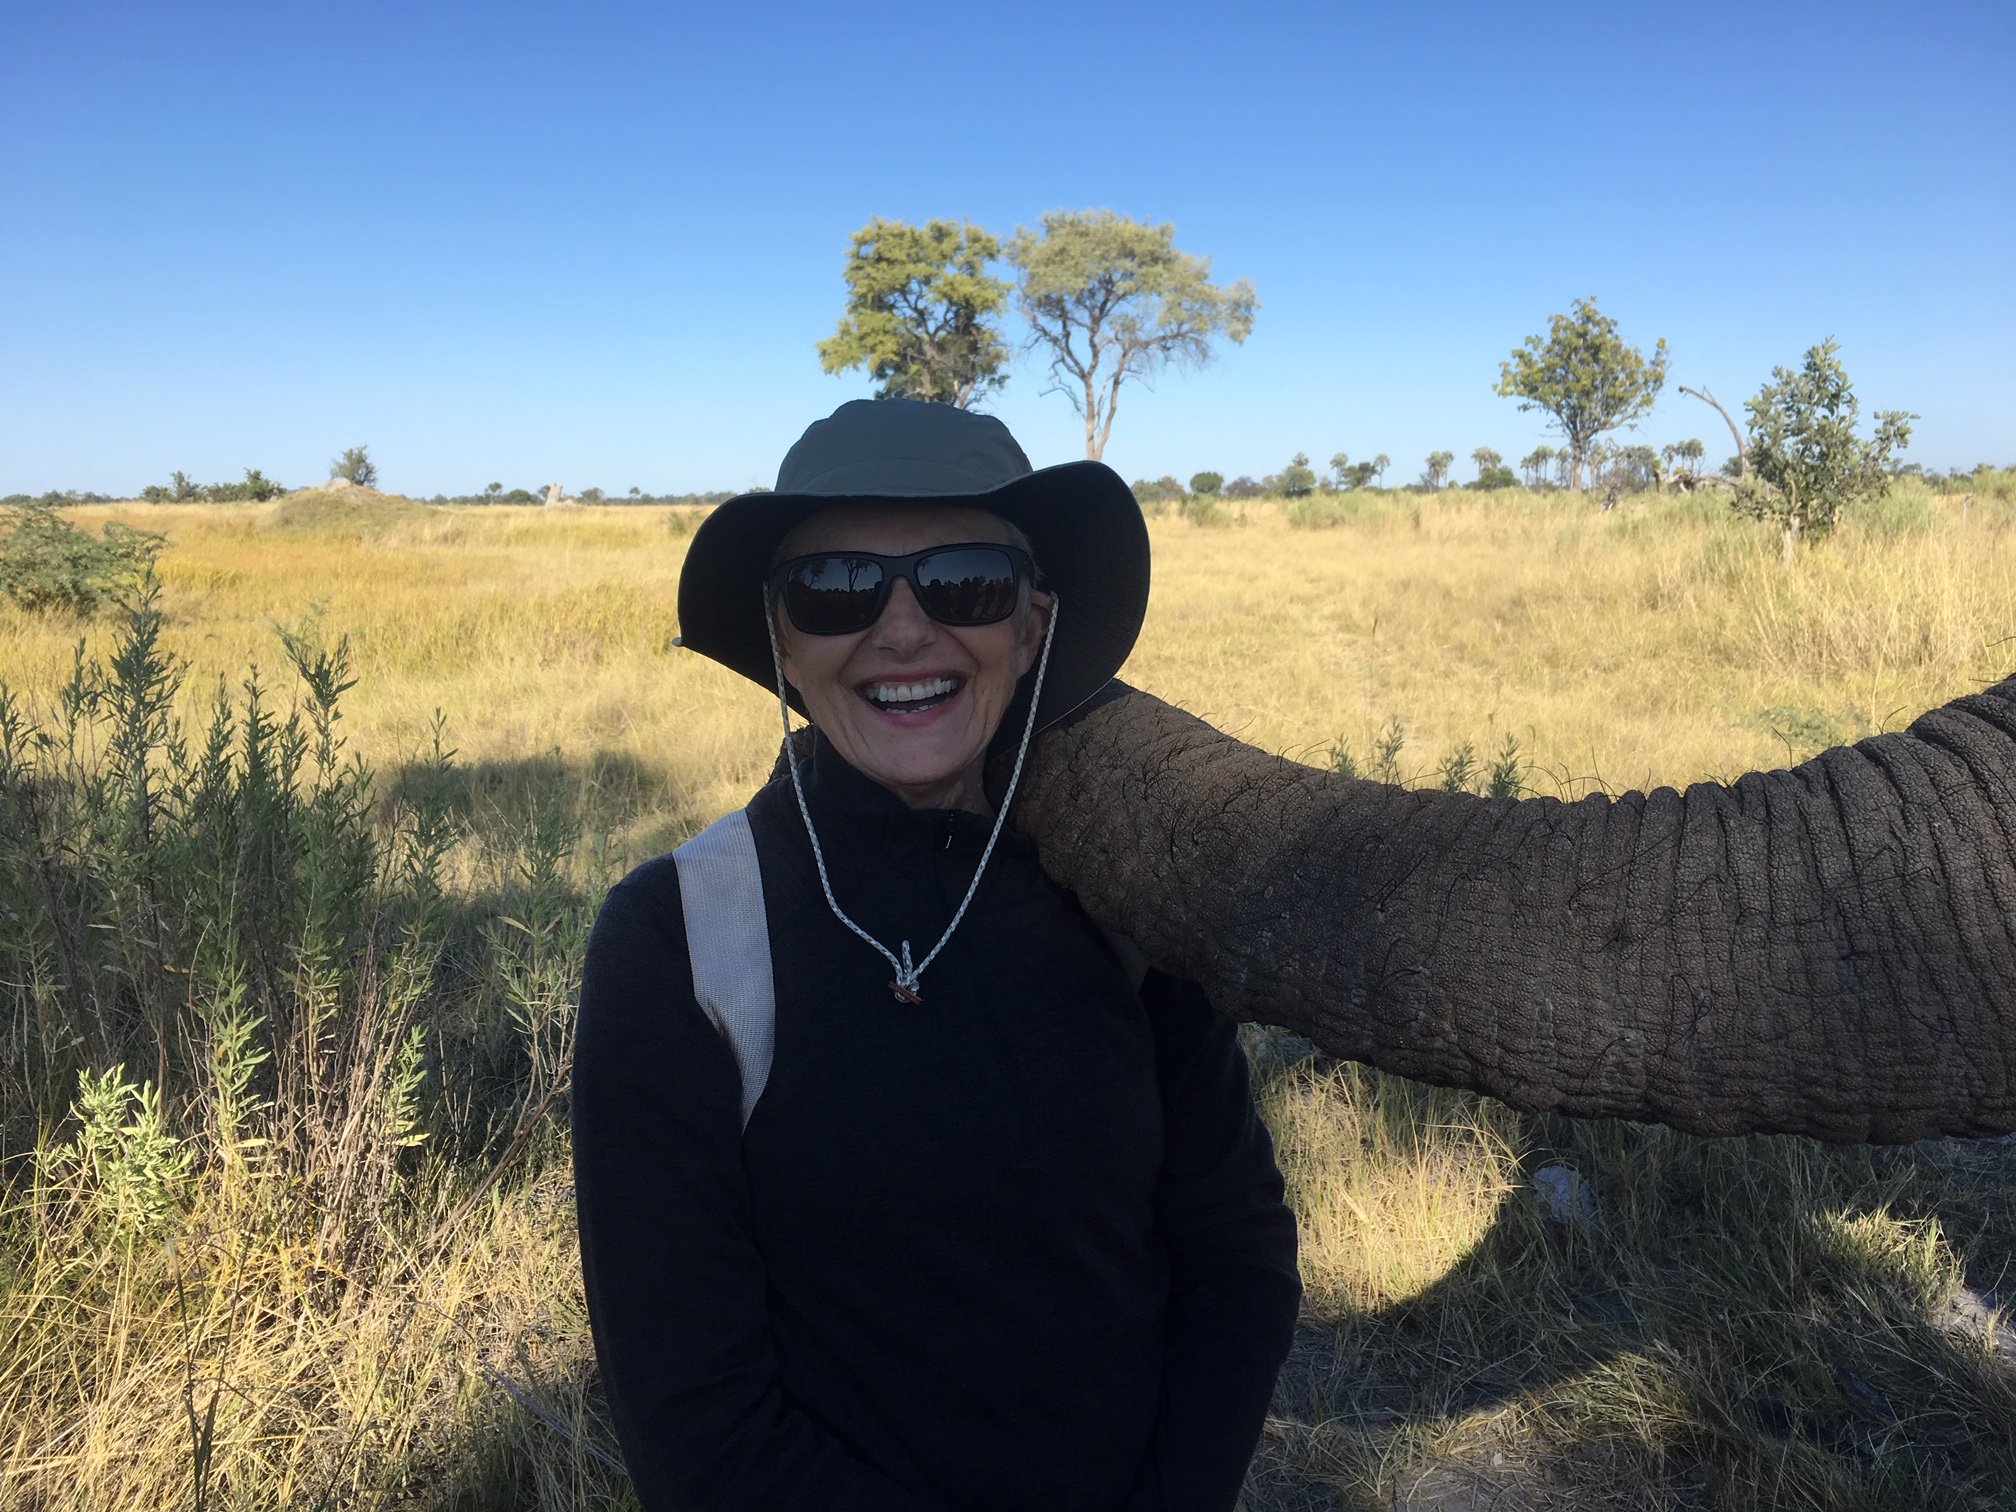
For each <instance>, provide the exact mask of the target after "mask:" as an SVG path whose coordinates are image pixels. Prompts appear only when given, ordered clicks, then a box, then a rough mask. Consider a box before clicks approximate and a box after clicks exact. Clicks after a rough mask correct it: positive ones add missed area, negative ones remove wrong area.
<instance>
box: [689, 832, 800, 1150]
mask: <svg viewBox="0 0 2016 1512" xmlns="http://www.w3.org/2000/svg"><path fill="white" fill-rule="evenodd" d="M672 860H673V863H674V865H676V866H677V867H678V869H679V900H680V904H681V906H682V907H683V908H684V910H685V913H686V954H687V956H688V957H689V959H691V961H692V963H693V996H694V997H695V998H697V999H698V1000H699V1003H700V1007H701V1008H702V1009H703V1010H704V1011H705V1012H706V1014H707V1017H708V1018H710V1019H712V1020H713V1021H714V1027H715V1028H716V1029H718V1030H720V1031H721V1037H722V1038H723V1039H725V1040H726V1041H728V1048H729V1050H730V1051H731V1052H732V1053H733V1054H734V1056H735V1067H736V1069H737V1070H738V1071H739V1072H740V1073H741V1076H742V1126H743V1127H744V1128H745V1129H746V1128H747V1127H748V1126H749V1115H750V1113H751V1112H752V1111H754V1109H755V1107H756V1099H757V1098H759V1097H761V1096H762V1095H763V1087H764V1084H765V1083H766V1082H768V1081H769V1080H770V1055H771V1051H772V1049H773V1048H774V1046H775V1044H776V1038H777V989H776V984H775V981H774V979H773V978H772V976H771V974H770V927H769V916H768V915H767V914H766V913H765V912H764V909H763V873H762V871H761V870H760V869H759V867H758V866H757V864H756V836H755V834H754V833H753V832H752V831H751V830H750V828H749V814H748V811H747V810H744V809H737V810H736V811H735V812H734V813H732V814H729V815H727V816H726V817H725V818H722V819H717V820H716V821H715V822H714V823H712V824H710V825H708V826H707V828H706V829H704V830H702V831H701V832H700V833H699V834H697V835H695V836H694V837H693V838H692V839H691V840H688V841H687V842H686V843H685V844H684V845H682V846H680V847H679V848H678V849H677V850H675V851H673V852H672Z"/></svg>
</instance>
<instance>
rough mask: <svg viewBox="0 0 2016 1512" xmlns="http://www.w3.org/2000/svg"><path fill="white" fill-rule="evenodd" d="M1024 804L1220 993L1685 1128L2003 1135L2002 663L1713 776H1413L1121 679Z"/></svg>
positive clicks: (1353, 1036)
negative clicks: (1566, 781)
mask: <svg viewBox="0 0 2016 1512" xmlns="http://www.w3.org/2000/svg"><path fill="white" fill-rule="evenodd" d="M1016 820H1017V823H1018V824H1019V826H1020V827H1021V828H1022V829H1024V830H1026V831H1027V832H1028V833H1029V834H1030V835H1032V836H1033V837H1034V838H1035V840H1036V842H1037V846H1038V848H1039V852H1040V854H1041V857H1042V860H1043V864H1044V866H1045V868H1046V869H1047V870H1048V871H1049V872H1050V874H1051V875H1052V876H1053V877H1055V878H1056V879H1057V881H1058V882H1060V883H1061V884H1063V885H1064V886H1066V887H1068V888H1070V889H1072V890H1073V891H1074V892H1075V893H1076V894H1077V895H1078V897H1079V899H1080V901H1081V902H1082V903H1083V905H1084V907H1085V908H1086V910H1087V911H1088V912H1089V913H1090V914H1091V915H1092V916H1093V917H1094V918H1095V919H1097V920H1098V921H1099V922H1100V923H1101V924H1103V925H1105V926H1106V927H1107V928H1109V929H1112V930H1115V931H1118V932H1120V933H1123V934H1126V935H1128V936H1131V937H1132V938H1133V939H1134V941H1135V942H1136V943H1138V944H1139V946H1140V947H1141V949H1142V950H1143V952H1144V953H1145V954H1146V955H1147V956H1148V958H1149V959H1150V960H1151V961H1153V962H1155V963H1156V964H1157V965H1159V966H1162V967H1163V968H1165V969H1167V970H1169V971H1172V972H1175V973H1178V974H1180V975H1183V976H1187V977H1191V978H1194V979H1195V980H1197V981H1198V982H1200V983H1202V984H1203V986H1204V987H1205V989H1206V990H1207V991H1208V992H1209V993H1210V995H1211V998H1212V1000H1213V1001H1214V1002H1215V1003H1216V1004H1217V1005H1218V1006H1219V1008H1220V1010H1221V1011H1222V1012H1224V1013H1226V1014H1228V1015H1230V1016H1233V1017H1237V1018H1241V1019H1247V1020H1253V1021H1258V1022H1264V1023H1271V1024H1281V1025H1285V1026H1287V1027H1290V1028H1292V1029H1295V1030H1297V1031H1299V1032H1301V1033H1303V1034H1306V1035H1307V1036H1309V1038H1310V1039H1311V1040H1313V1041H1315V1043H1316V1044H1318V1045H1319V1046H1321V1047H1322V1048H1323V1049H1325V1050H1327V1051H1328V1052H1329V1053H1331V1054H1333V1055H1336V1056H1341V1057H1346V1058H1349V1059H1352V1060H1358V1061H1364V1062H1367V1063H1369V1064H1371V1065H1374V1066H1377V1067H1379V1068H1381V1069H1382V1070H1386V1071H1391V1072H1394V1073H1397V1074H1399V1075H1402V1076H1407V1077H1413V1078H1416V1079H1419V1080H1423V1081H1430V1082H1438V1083H1442V1084H1445V1085H1451V1086H1461V1087H1471V1088H1475V1089H1478V1090H1480V1091H1484V1092H1488V1093H1490V1094H1492V1095H1493V1096H1495V1097H1499V1098H1502V1099H1504V1100H1505V1101H1507V1102H1509V1103H1511V1104H1513V1105H1514V1106H1516V1107H1520V1108H1526V1109H1545V1110H1551V1111H1554V1112H1559V1113H1566V1114H1576V1115H1588V1116H1614V1117H1623V1118H1634V1119H1645V1120H1653V1121H1656V1122H1659V1123H1664V1124H1670V1125H1672V1126H1673V1127H1675V1128H1679V1129H1685V1130H1689V1131H1691V1132H1694V1133H1700V1134H1738V1133H1758V1132H1794V1133H1800V1134H1807V1135H1811V1136H1814V1137H1816V1138H1820V1139H1829V1140H1877V1141H1903V1140H1912V1139H1920V1138H1925V1137H1928V1136H1931V1135H1939V1134H1956V1135H1983V1134H1997V1133H2003V1132H2006V1131H2008V1130H2011V1129H2016V678H2010V679H2008V680H2007V681H2004V682H2002V683H2000V684H1998V685H1997V686H1996V687H1994V688H1991V689H1989V690H1988V691H1987V692H1985V693H1981V694H1978V695H1975V696H1971V697H1966V698H1960V699H1957V700H1955V701H1954V702H1952V703H1949V704H1947V705H1945V706H1944V707H1942V708H1939V709H1935V710H1933V711H1932V712H1931V713H1928V714H1926V715H1924V716H1923V717H1922V718H1920V719H1918V720H1917V721H1916V722H1915V723H1913V724H1912V725H1911V727H1910V728H1909V729H1908V730H1906V731H1901V732H1897V733H1893V734H1886V735H1879V736H1875V737H1873V738H1871V739H1868V740H1864V741H1861V742H1860V743H1858V744H1856V745H1854V746H1844V747H1838V748H1836V749H1834V750H1830V751H1826V752H1823V753H1822V754H1821V755H1819V756H1817V757H1815V758H1814V759H1812V760H1811V761H1808V762H1805V763H1803V764H1802V765H1800V766H1798V767H1795V768H1793V769H1791V770H1790V771H1775V772H1753V773H1750V774H1749V775H1747V776H1744V777H1742V778H1740V779H1738V780H1737V781H1736V782H1734V783H1732V784H1730V785H1728V786H1720V785H1715V784H1709V783H1700V784H1696V785H1694V786H1692V787H1690V788H1688V789H1687V791H1686V792H1685V793H1678V792H1675V791H1674V790H1673V789H1671V788H1660V789H1658V790H1656V791H1654V792H1651V793H1636V792H1633V793H1626V794H1624V795H1623V796H1622V797H1619V798H1608V797H1604V796H1600V795H1599V796H1592V797H1589V798H1585V799H1583V800H1581V801H1580V802H1575V803H1564V802H1561V801H1559V800H1557V799H1553V798H1527V799H1511V798H1499V799H1487V798H1477V797H1472V796H1468V795H1465V794H1459V793H1441V792H1433V793H1430V792H1411V791H1406V790H1403V789H1400V788H1397V787H1389V786H1386V785H1384V784H1381V783H1375V782H1367V781H1362V780H1359V779H1355V778H1346V777H1340V776H1336V775H1333V774H1330V773H1325V772H1319V771H1316V770H1314V769H1312V768H1309V767H1304V766H1299V765H1297V764H1295V763H1293V762H1290V761H1287V760H1285V759H1283V758H1281V757H1277V756H1270V755H1268V754H1266V753H1265V752H1262V751H1259V750H1255V749H1254V748H1253V747H1251V746H1247V745H1244V744H1242V743H1241V742H1239V741H1237V740H1235V739H1233V738H1232V737H1230V736H1227V735H1224V734H1221V733H1220V732H1219V731H1217V730H1215V729H1213V728H1212V727H1211V726H1209V725H1207V724H1205V723H1204V722H1203V721H1201V720H1198V719H1195V718H1193V717H1191V716H1190V715H1188V714H1185V713H1182V712H1181V711H1179V710H1177V709H1174V708H1171V707H1170V706H1169V705H1167V704H1165V703H1163V702H1161V701H1160V700H1158V699H1156V698H1153V697H1151V696H1149V695H1148V694H1145V693H1141V692H1137V691H1134V690H1131V689H1122V690H1119V692H1118V696H1115V697H1110V698H1108V699H1107V700H1106V701H1104V702H1101V703H1099V704H1097V705H1096V706H1095V707H1093V708H1092V709H1091V710H1090V711H1089V712H1087V713H1085V714H1084V715H1083V716H1082V717H1080V718H1078V719H1077V720H1076V721H1075V722H1074V723H1072V724H1070V725H1068V726H1066V727H1064V728H1061V729H1058V730H1053V731H1051V732H1050V733H1048V734H1046V735H1044V736H1043V737H1042V739H1041V740H1040V741H1039V742H1038V743H1037V745H1036V747H1035V749H1034V750H1033V751H1032V753H1031V757H1030V762H1029V769H1028V771H1027V772H1026V773H1025V774H1024V777H1023V782H1022V790H1021V792H1020V793H1019V794H1018V796H1017V798H1016Z"/></svg>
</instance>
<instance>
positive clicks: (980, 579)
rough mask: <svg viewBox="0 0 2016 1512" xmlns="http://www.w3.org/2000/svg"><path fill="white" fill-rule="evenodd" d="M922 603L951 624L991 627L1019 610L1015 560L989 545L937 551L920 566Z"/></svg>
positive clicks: (918, 582)
mask: <svg viewBox="0 0 2016 1512" xmlns="http://www.w3.org/2000/svg"><path fill="white" fill-rule="evenodd" d="M916 584H917V597H918V600H919V601H920V602H921V603H922V604H923V605H924V608H925V611H926V612H927V613H929V614H930V616H931V617H932V618H933V619H935V620H939V621H941V622H943V623H944V624H947V625H991V624H993V623H994V621H996V620H1001V619H1006V618H1007V617H1008V616H1009V615H1010V614H1012V613H1014V611H1015V595H1016V574H1015V559H1014V558H1013V557H1012V556H1010V555H1009V554H1008V553H1007V552H1005V551H995V550H992V549H991V548H989V547H986V546H961V547H959V548H957V549H956V550H953V551H934V552H932V553H931V554H930V555H929V556H927V557H924V558H921V559H920V560H919V561H918V563H917V569H916Z"/></svg>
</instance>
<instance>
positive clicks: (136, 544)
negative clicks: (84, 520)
mask: <svg viewBox="0 0 2016 1512" xmlns="http://www.w3.org/2000/svg"><path fill="white" fill-rule="evenodd" d="M12 514H13V519H12V521H11V522H10V523H9V524H8V525H7V527H6V534H5V535H4V536H0V593H4V594H5V595H6V596H7V597H8V598H10V599H12V600H13V601H14V602H15V603H17V604H19V605H20V606H21V607H22V608H23V609H27V610H30V611H31V612H34V613H38V614H72V615H76V616H78V617H80V618H81V617H83V616H86V615H91V614H96V613H98V612H99V611H100V610H103V609H112V608H116V607H118V606H119V605H121V604H125V603H129V602H131V601H132V599H133V598H134V596H135V595H136V594H137V593H139V592H140V590H141V588H142V586H143V584H144V583H145V582H146V580H147V579H148V577H149V576H150V575H151V573H152V572H153V568H154V558H155V557H156V556H157V555H159V554H160V551H161V548H162V546H164V545H165V544H167V537H166V536H162V535H157V534H155V533H154V532H153V531H149V530H135V529H133V527H132V526H130V525H122V524H120V523H119V522H118V521H117V520H108V521H106V523H105V528H104V530H103V531H102V533H100V534H98V535H95V536H94V535H92V534H91V532H90V531H88V530H84V529H81V528H79V527H78V526H76V525H73V524H71V523H70V522H69V521H68V520H66V519H64V518H63V517H62V516H61V515H59V514H57V512H56V511H55V510H54V509H52V508H51V507H50V506H49V505H47V504H42V503H36V504H27V505H21V506H17V507H16V508H15V509H14V510H13V511H12Z"/></svg>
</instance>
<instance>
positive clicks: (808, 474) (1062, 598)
mask: <svg viewBox="0 0 2016 1512" xmlns="http://www.w3.org/2000/svg"><path fill="white" fill-rule="evenodd" d="M891 501H901V502H909V503H915V502H919V501H935V502H943V503H947V504H959V505H964V506H968V507H970V508H975V509H985V510H988V511H990V512H992V513H994V514H997V515H999V516H1000V517H1001V518H1002V519H1004V520H1007V521H1009V522H1011V523H1012V524H1014V525H1015V526H1016V527H1017V528H1018V529H1020V530H1021V531H1022V533H1023V534H1024V535H1025V536H1027V537H1028V538H1029V545H1030V547H1031V549H1032V550H1033V551H1034V552H1035V555H1036V563H1037V569H1038V571H1039V573H1040V574H1041V578H1042V585H1043V586H1044V587H1045V588H1047V589H1049V590H1050V591H1051V592H1053V593H1055V594H1056V596H1057V601H1058V616H1057V633H1056V638H1055V640H1054V641H1053V643H1052V645H1051V648H1050V666H1049V671H1048V673H1047V674H1046V675H1045V677H1044V681H1043V702H1042V705H1041V707H1040V708H1039V709H1038V710H1037V716H1036V719H1037V727H1038V728H1042V727H1044V726H1047V725H1051V724H1054V723H1056V722H1057V721H1058V720H1059V719H1062V718H1063V717H1064V716H1065V715H1067V714H1069V713H1070V712H1071V711H1072V710H1073V709H1076V708H1077V707H1078V706H1079V705H1080V704H1082V703H1084V702H1085V701H1086V700H1087V699H1089V698H1091V697H1092V695H1093V694H1095V693H1097V692H1098V691H1099V690H1100V689H1101V688H1103V687H1104V686H1105V685H1106V684H1107V683H1108V682H1109V681H1111V680H1112V678H1113V675H1114V674H1115V673H1116V672H1118V671H1119V670H1120V666H1121V663H1123V662H1125V661H1126V660H1127V653H1128V652H1129V651H1131V650H1133V648H1134V640H1135V637H1136V636H1137V635H1139V634H1140V631H1141V620H1142V617H1143V616H1144V615H1145V614H1146V613H1147V610H1148V527H1147V524H1146V522H1145V521H1143V519H1142V518H1141V506H1140V505H1139V504H1138V503H1137V502H1136V501H1135V498H1134V495H1133V492H1132V491H1131V490H1130V489H1129V488H1128V487H1127V485H1126V484H1125V483H1124V482H1122V481H1121V479H1120V475H1119V474H1118V473H1116V472H1114V471H1113V469H1112V468H1110V467H1108V466H1106V465H1105V464H1104V463H1103V462H1066V463H1063V464H1061V465H1059V466H1056V467H1045V468H1042V469H1040V470H1038V469H1033V468H1031V467H1030V465H1029V459H1028V457H1026V456H1025V455H1023V452H1022V448H1021V447H1020V446H1018V445H1016V444H1015V438H1014V437H1013V436H1011V435H1009V434H1008V427H1007V426H1005V425H1003V424H1002V423H1001V422H1000V421H999V420H996V419H995V418H994V417H992V416H991V415H977V414H974V413H973V412H972V411H970V410H963V409H959V408H957V407H955V406H953V405H950V404H930V403H925V402H923V401H920V400H914V399H856V400H853V401H851V402H849V403H847V404H843V405H841V406H840V408H839V409H837V410H835V411H834V412H833V413H832V414H831V415H830V416H828V417H827V418H826V419H824V420H818V421H815V422H813V424H812V425H811V426H809V427H808V428H807V429H806V431H805V434H804V435H802V436H800V437H799V438H798V441H797V444H796V445H794V446H793V447H792V448H791V450H790V451H788V452H787V453H785V455H784V462H783V465H782V466H781V467H779V468H778V470H777V487H776V489H775V490H774V491H773V492H769V493H763V492H758V493H746V494H740V495H737V496H736V497H735V498H732V499H729V500H727V501H726V502H724V503H722V504H718V505H716V506H715V508H714V511H713V512H712V513H711V514H709V515H708V516H707V518H706V519H705V520H704V521H703V522H702V523H701V525H700V528H699V530H698V531H696V532H695V533H694V536H693V544H692V545H691V546H690V547H689V548H688V549H687V552H686V564H685V566H684V568H683V569H681V571H680V574H679V641H680V644H681V645H684V646H687V647H690V648H691V649H692V650H695V651H698V652H699V653H700V654H701V655H703V656H708V657H712V658H713V659H714V660H715V661H718V662H720V663H721V664H722V665H723V666H725V667H729V668H732V669H733V670H734V671H737V672H740V673H741V674H742V675H743V676H744V677H746V678H748V679H750V681H752V682H755V683H759V684H761V685H762V686H763V687H765V688H768V689H770V690H771V691H773V692H774V691H775V690H776V687H777V673H776V669H775V667H774V665H773V664H772V661H771V655H770V638H769V631H768V629H767V627H766V626H765V625H764V623H763V613H764V610H763V597H762V589H763V583H764V579H765V577H766V576H767V575H768V573H769V570H770V567H771V563H772V561H773V560H774V559H775V557H776V553H777V548H778V546H779V544H780V543H781V542H782V541H783V539H784V537H785V536H787V535H789V534H790V533H791V531H792V530H793V529H794V528H795V527H796V526H797V525H798V524H799V522H801V521H803V520H805V519H808V518H810V517H811V516H812V515H814V514H817V513H818V512H819V511H820V510H822V509H830V508H832V507H833V506H834V505H837V504H850V503H887V502H891ZM1033 675H1034V674H1033V673H1031V674H1030V675H1028V676H1025V677H1024V679H1023V687H1022V690H1021V692H1020V693H1018V695H1017V697H1016V700H1015V703H1014V705H1013V706H1011V708H1010V709H1009V710H1008V711H1007V713H1006V714H1005V715H1004V716H1003V718H1002V721H1001V728H1002V730H1003V731H1006V730H1010V729H1017V730H1019V728H1020V722H1021V720H1022V718H1023V716H1024V715H1025V714H1026V713H1027V710H1028V704H1027V697H1028V689H1029V684H1030V682H1031V680H1032V678H1033ZM785 693H786V696H787V698H788V699H789V700H790V703H791V706H792V707H793V708H795V709H796V710H798V712H799V713H800V714H803V713H804V712H805V706H804V703H803V702H802V700H801V699H800V698H799V696H798V690H797V689H796V688H792V687H789V686H788V685H787V687H786V689H785Z"/></svg>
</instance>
